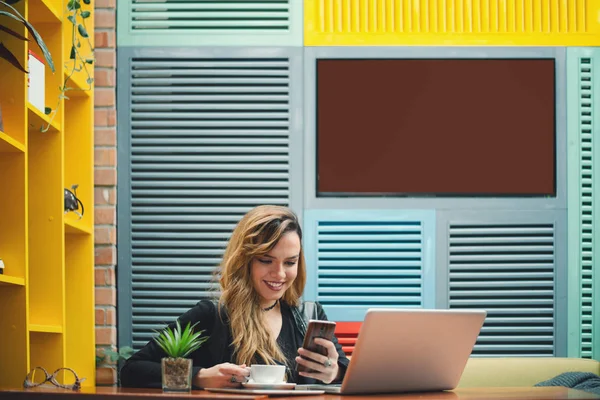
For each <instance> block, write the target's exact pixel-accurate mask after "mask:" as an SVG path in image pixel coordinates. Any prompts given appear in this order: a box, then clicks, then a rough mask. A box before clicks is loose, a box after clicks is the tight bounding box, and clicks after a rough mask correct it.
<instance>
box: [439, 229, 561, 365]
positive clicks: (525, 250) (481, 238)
mask: <svg viewBox="0 0 600 400" xmlns="http://www.w3.org/2000/svg"><path fill="white" fill-rule="evenodd" d="M554 240H555V229H554V225H553V224H510V225H509V224H496V225H491V224H489V225H467V224H456V223H455V224H450V227H449V232H448V247H449V306H450V308H480V309H485V310H487V312H488V316H487V318H486V321H485V324H484V326H483V328H482V331H481V334H480V336H479V338H478V340H477V344H476V345H475V348H474V350H473V355H478V356H500V355H503V356H552V355H553V354H554V338H555V329H554V328H555V327H554V316H555V315H554V314H555V312H554V287H555V282H554V276H555V257H554Z"/></svg>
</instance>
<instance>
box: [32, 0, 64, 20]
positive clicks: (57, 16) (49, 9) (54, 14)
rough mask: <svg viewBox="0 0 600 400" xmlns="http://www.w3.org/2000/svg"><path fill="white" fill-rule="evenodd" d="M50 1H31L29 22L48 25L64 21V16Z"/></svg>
mask: <svg viewBox="0 0 600 400" xmlns="http://www.w3.org/2000/svg"><path fill="white" fill-rule="evenodd" d="M59 11H60V10H57V9H56V8H55V7H54V5H52V4H51V2H50V1H49V0H29V18H28V20H29V22H31V23H32V24H36V23H48V22H57V23H60V22H61V21H62V14H61V13H59Z"/></svg>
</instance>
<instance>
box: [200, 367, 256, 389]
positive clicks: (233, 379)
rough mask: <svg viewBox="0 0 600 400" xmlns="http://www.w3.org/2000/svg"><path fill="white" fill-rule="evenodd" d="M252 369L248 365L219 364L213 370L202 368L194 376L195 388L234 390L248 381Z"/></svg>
mask: <svg viewBox="0 0 600 400" xmlns="http://www.w3.org/2000/svg"><path fill="white" fill-rule="evenodd" d="M249 375H250V368H249V367H246V364H242V365H235V364H231V363H223V364H217V365H215V366H214V367H211V368H202V369H201V370H200V371H199V372H198V373H197V374H196V376H194V379H193V381H194V386H198V387H201V388H232V387H239V386H241V384H242V382H246V381H247V380H248V376H249Z"/></svg>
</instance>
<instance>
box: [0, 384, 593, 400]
mask: <svg viewBox="0 0 600 400" xmlns="http://www.w3.org/2000/svg"><path fill="white" fill-rule="evenodd" d="M157 398H166V399H169V400H181V399H184V400H190V399H204V400H208V399H216V400H225V399H238V400H257V399H265V398H267V396H255V395H237V394H220V393H209V392H206V391H203V390H193V391H192V392H191V393H163V391H162V390H160V389H125V388H116V387H97V388H83V389H81V390H80V391H78V392H74V391H72V390H65V389H58V388H56V389H55V388H34V389H27V390H25V389H0V399H1V400H9V399H10V400H12V399H14V400H29V399H31V400H37V399H39V400H59V399H60V400H62V399H64V400H101V399H102V400H137V399H157ZM274 399H277V400H303V399H310V400H348V399H350V400H367V399H377V400H490V399H491V400H570V399H578V400H584V399H590V400H591V399H600V396H598V395H595V394H593V393H588V392H583V391H580V390H573V389H567V388H564V387H530V388H529V387H527V388H469V389H456V390H454V391H446V392H432V393H405V394H393V395H390V394H382V395H348V396H340V395H319V396H288V397H285V396H278V397H274Z"/></svg>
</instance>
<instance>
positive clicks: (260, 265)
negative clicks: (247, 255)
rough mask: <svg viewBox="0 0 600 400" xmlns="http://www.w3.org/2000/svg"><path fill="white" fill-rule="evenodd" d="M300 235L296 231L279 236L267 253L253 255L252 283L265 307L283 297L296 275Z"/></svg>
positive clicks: (251, 267) (262, 305) (251, 265)
mask: <svg viewBox="0 0 600 400" xmlns="http://www.w3.org/2000/svg"><path fill="white" fill-rule="evenodd" d="M299 256H300V237H298V234H297V233H296V232H293V231H292V232H288V233H286V234H284V235H283V236H281V239H279V241H278V242H277V244H276V245H275V247H273V248H272V249H271V251H269V252H268V253H267V254H265V255H262V256H257V257H254V259H253V260H252V262H251V264H250V271H251V276H252V284H253V286H254V289H255V290H256V292H257V293H258V295H259V296H260V299H261V300H260V302H261V307H262V308H266V307H269V306H271V305H273V303H274V302H275V300H279V299H281V298H282V297H283V294H284V293H285V291H286V290H287V289H288V288H289V287H290V286H291V285H292V283H293V282H294V280H295V279H296V275H298V258H299Z"/></svg>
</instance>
